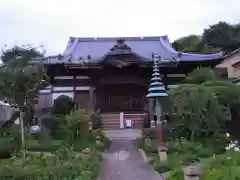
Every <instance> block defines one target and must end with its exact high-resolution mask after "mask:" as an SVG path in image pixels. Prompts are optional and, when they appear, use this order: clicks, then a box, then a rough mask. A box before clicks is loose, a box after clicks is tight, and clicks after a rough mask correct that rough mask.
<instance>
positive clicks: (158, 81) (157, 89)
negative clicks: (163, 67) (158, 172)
mask: <svg viewBox="0 0 240 180" xmlns="http://www.w3.org/2000/svg"><path fill="white" fill-rule="evenodd" d="M159 58H160V57H157V56H156V54H153V74H152V78H151V83H150V85H149V89H148V94H147V96H146V97H147V98H152V99H153V100H154V104H155V105H154V111H155V117H156V122H155V119H151V120H150V125H151V128H156V135H157V140H158V152H159V156H160V161H166V160H167V149H166V147H165V144H164V137H163V136H164V134H163V132H164V129H163V128H164V124H163V123H164V113H163V107H162V104H161V101H162V100H163V98H166V97H167V96H168V94H167V93H166V88H165V85H164V84H163V82H162V78H161V76H160V72H159Z"/></svg>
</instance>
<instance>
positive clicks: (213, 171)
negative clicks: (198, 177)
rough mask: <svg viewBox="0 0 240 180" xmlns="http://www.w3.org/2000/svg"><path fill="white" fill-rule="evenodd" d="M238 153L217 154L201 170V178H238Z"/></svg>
mask: <svg viewBox="0 0 240 180" xmlns="http://www.w3.org/2000/svg"><path fill="white" fill-rule="evenodd" d="M239 166H240V154H239V153H238V152H228V153H225V154H224V155H219V156H217V157H216V158H215V159H213V160H212V161H211V162H210V163H208V164H207V165H206V166H205V167H204V170H203V175H202V178H203V179H211V180H223V179H228V180H237V179H240V171H239Z"/></svg>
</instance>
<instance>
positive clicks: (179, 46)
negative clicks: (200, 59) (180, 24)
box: [173, 35, 219, 54]
mask: <svg viewBox="0 0 240 180" xmlns="http://www.w3.org/2000/svg"><path fill="white" fill-rule="evenodd" d="M173 47H174V48H175V49H176V50H177V51H182V52H186V53H188V52H199V53H206V54H208V53H214V52H218V51H219V49H218V48H210V47H207V46H206V45H205V44H204V43H203V41H202V38H201V36H197V35H189V36H185V37H182V38H180V39H177V40H176V41H174V42H173Z"/></svg>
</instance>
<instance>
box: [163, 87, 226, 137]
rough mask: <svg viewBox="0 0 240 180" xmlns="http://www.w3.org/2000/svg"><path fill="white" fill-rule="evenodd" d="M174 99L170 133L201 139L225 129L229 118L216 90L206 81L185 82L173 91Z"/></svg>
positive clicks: (171, 96)
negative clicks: (204, 82) (223, 113)
mask: <svg viewBox="0 0 240 180" xmlns="http://www.w3.org/2000/svg"><path fill="white" fill-rule="evenodd" d="M169 95H170V99H171V102H172V105H173V106H172V113H173V114H174V116H172V117H171V121H170V122H169V123H168V126H167V127H168V128H169V129H170V130H171V132H170V133H168V135H169V136H172V135H175V136H176V137H173V138H178V137H184V138H186V139H189V140H191V141H201V140H204V139H208V138H209V136H211V137H212V136H216V135H218V134H221V133H222V129H223V127H224V125H225V121H224V120H223V117H222V106H221V105H220V104H219V102H218V100H217V98H216V97H215V96H214V94H213V93H212V92H211V91H209V90H208V89H207V88H206V87H204V86H202V85H190V84H189V85H181V86H179V87H178V88H174V89H172V90H170V91H169Z"/></svg>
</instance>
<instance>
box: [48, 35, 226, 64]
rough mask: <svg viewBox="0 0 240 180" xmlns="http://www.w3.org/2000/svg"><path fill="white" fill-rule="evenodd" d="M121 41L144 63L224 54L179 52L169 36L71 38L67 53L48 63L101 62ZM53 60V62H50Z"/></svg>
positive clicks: (212, 57)
mask: <svg viewBox="0 0 240 180" xmlns="http://www.w3.org/2000/svg"><path fill="white" fill-rule="evenodd" d="M119 39H122V40H124V43H125V44H126V45H127V46H128V47H130V48H131V51H132V52H133V53H134V54H135V55H137V56H138V57H141V59H142V60H143V61H149V62H150V61H152V53H153V52H154V53H155V54H156V55H157V56H161V58H162V59H164V60H172V59H178V60H180V61H205V60H213V59H219V58H221V57H222V53H221V52H220V53H216V54H197V53H182V52H177V51H176V50H175V49H174V48H173V47H172V45H171V43H170V41H169V39H168V36H154V37H121V38H120V37H108V38H81V37H70V38H69V41H68V44H67V47H66V49H65V51H64V52H63V53H62V54H61V56H52V57H47V58H45V59H48V63H51V62H52V63H53V62H55V63H67V62H68V60H69V58H71V59H72V60H73V61H78V62H79V60H82V59H84V60H87V61H88V62H89V63H91V62H92V63H96V62H101V61H102V60H103V59H104V57H105V56H106V54H108V53H109V52H110V50H111V49H112V48H113V47H114V46H115V45H116V43H117V41H118V40H119ZM49 59H51V62H50V61H49Z"/></svg>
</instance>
